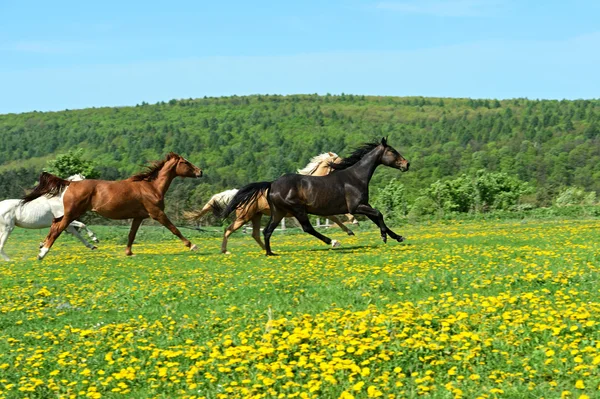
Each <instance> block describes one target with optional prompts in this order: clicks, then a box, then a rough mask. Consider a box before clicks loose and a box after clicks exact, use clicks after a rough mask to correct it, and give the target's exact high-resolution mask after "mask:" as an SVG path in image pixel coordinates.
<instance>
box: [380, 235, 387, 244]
mask: <svg viewBox="0 0 600 399" xmlns="http://www.w3.org/2000/svg"><path fill="white" fill-rule="evenodd" d="M381 239H382V240H383V243H384V244H387V236H381Z"/></svg>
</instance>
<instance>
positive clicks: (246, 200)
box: [220, 181, 271, 217]
mask: <svg viewBox="0 0 600 399" xmlns="http://www.w3.org/2000/svg"><path fill="white" fill-rule="evenodd" d="M270 188H271V182H270V181H261V182H259V183H250V184H248V185H247V186H244V187H242V188H240V190H239V191H238V192H237V193H236V194H235V196H234V197H233V198H232V199H231V201H229V204H227V206H226V207H225V209H223V210H222V211H221V213H220V216H221V217H227V215H229V214H230V213H231V212H233V211H234V210H236V209H241V208H244V207H246V206H247V205H249V204H252V203H253V202H256V201H257V200H258V197H259V196H260V195H262V194H264V193H266V192H267V191H268V190H269V189H270Z"/></svg>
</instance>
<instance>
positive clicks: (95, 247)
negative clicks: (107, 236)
mask: <svg viewBox="0 0 600 399" xmlns="http://www.w3.org/2000/svg"><path fill="white" fill-rule="evenodd" d="M90 249H91V250H92V251H93V250H95V249H98V247H97V246H95V245H94V246H93V247H91V248H90Z"/></svg>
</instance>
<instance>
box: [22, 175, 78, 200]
mask: <svg viewBox="0 0 600 399" xmlns="http://www.w3.org/2000/svg"><path fill="white" fill-rule="evenodd" d="M69 184H71V182H70V181H68V180H64V179H61V178H60V177H58V176H54V175H51V174H50V173H48V172H42V174H41V175H40V182H39V183H38V185H37V186H35V188H34V189H33V191H32V192H30V193H29V194H27V195H26V196H24V197H23V199H22V200H21V202H22V203H23V204H26V203H27V202H31V201H33V200H34V199H36V198H39V197H41V196H42V195H47V196H49V197H56V196H57V195H59V194H60V193H61V191H62V190H64V189H65V188H67V187H68V186H69Z"/></svg>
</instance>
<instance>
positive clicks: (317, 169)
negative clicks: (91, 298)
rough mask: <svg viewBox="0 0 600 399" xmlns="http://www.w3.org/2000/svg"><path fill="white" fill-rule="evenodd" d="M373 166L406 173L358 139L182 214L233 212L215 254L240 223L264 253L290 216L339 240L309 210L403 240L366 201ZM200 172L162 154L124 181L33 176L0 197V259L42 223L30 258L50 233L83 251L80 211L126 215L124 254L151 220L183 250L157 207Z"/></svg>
mask: <svg viewBox="0 0 600 399" xmlns="http://www.w3.org/2000/svg"><path fill="white" fill-rule="evenodd" d="M379 165H384V166H388V167H391V168H395V169H399V170H401V171H407V170H408V168H409V162H408V161H407V160H406V159H405V158H404V157H402V155H400V154H399V153H398V151H396V150H395V149H394V148H393V147H391V146H390V145H388V144H387V140H386V139H385V138H383V139H381V141H378V142H373V143H366V144H363V145H362V146H360V147H359V148H357V149H356V150H355V151H354V152H352V153H351V154H350V156H349V157H347V158H343V159H342V158H340V157H338V156H337V155H336V154H334V153H331V152H330V153H325V154H321V155H319V156H317V157H315V158H313V159H312V160H311V162H310V163H309V164H308V165H307V166H306V167H305V168H304V169H301V170H298V172H299V174H286V175H283V176H281V177H280V178H278V179H276V180H274V181H272V182H259V183H251V184H248V185H246V186H244V187H242V188H241V189H240V190H228V191H225V192H223V193H219V194H216V195H214V196H213V197H212V198H211V199H210V200H209V201H208V203H207V204H206V205H205V206H204V207H203V208H202V209H201V210H199V211H195V212H188V213H186V216H187V217H188V218H189V219H196V220H197V219H200V218H201V217H202V216H204V215H205V214H206V213H208V212H209V211H211V210H212V211H213V212H214V213H215V214H216V215H217V216H219V217H226V216H228V215H229V214H230V213H232V212H234V211H235V213H236V217H235V220H234V222H233V223H232V224H231V225H230V226H229V227H227V229H226V231H225V235H224V237H223V244H222V246H221V252H223V253H228V252H227V239H228V237H229V236H230V235H231V234H232V233H233V232H234V231H236V230H237V229H239V228H240V227H242V226H243V225H244V224H246V223H247V222H248V221H252V226H253V233H252V236H253V237H254V239H255V240H256V242H257V243H258V244H259V245H260V246H261V248H263V249H264V250H265V251H266V255H268V256H270V255H275V253H273V252H272V251H271V245H270V239H271V235H272V233H273V231H274V230H275V228H276V227H277V225H278V224H279V222H280V221H281V220H282V219H283V218H284V217H295V218H296V219H297V220H298V222H299V223H300V225H301V226H302V229H303V230H304V231H305V232H307V233H309V234H311V235H313V236H315V237H317V238H318V239H320V240H321V241H323V242H325V243H326V244H331V245H332V246H333V247H337V246H339V245H340V244H339V242H338V241H336V240H331V239H330V238H328V237H326V236H324V235H322V234H320V233H319V232H317V231H316V230H315V229H314V227H313V226H312V224H311V223H310V220H309V218H308V215H309V214H313V215H319V216H326V217H328V218H329V219H331V220H332V221H333V222H335V223H337V224H338V225H339V226H340V227H341V228H342V229H343V230H344V231H345V232H346V233H347V234H349V235H353V234H354V233H353V232H352V231H351V230H350V229H348V228H347V227H346V226H345V225H344V224H343V222H342V221H341V220H340V219H339V218H338V217H337V216H335V215H341V214H347V216H348V218H349V220H350V221H354V217H353V215H359V214H360V215H365V216H367V217H368V218H369V219H370V220H372V221H373V222H374V223H375V224H376V225H377V226H378V227H379V229H380V232H381V238H382V239H383V241H384V242H386V241H387V237H388V236H389V237H391V238H392V239H394V240H397V241H398V242H402V241H403V240H404V238H403V237H402V236H400V235H398V234H396V233H394V232H393V231H392V230H391V229H390V228H389V227H387V226H386V224H385V223H384V220H383V215H382V214H381V212H379V211H378V210H377V209H374V208H373V207H371V206H370V205H369V189H368V186H369V182H370V180H371V177H372V176H373V173H374V172H375V169H376V168H377V166H379ZM178 176H179V177H195V178H198V177H201V176H202V170H201V169H200V168H198V167H197V166H195V165H193V164H192V163H190V162H189V161H188V160H187V159H185V158H183V157H181V156H180V155H178V154H175V153H169V154H168V155H167V156H166V158H165V159H163V160H162V161H159V162H155V163H154V164H152V165H151V166H150V167H149V168H148V170H147V171H145V172H143V173H139V174H136V175H134V176H131V177H130V178H128V179H126V180H119V181H106V180H86V179H84V178H83V176H80V175H76V176H72V177H70V178H69V179H61V178H59V177H57V176H54V175H51V174H50V173H47V172H43V173H42V174H41V175H40V178H39V183H38V185H37V186H36V187H35V188H34V189H33V191H31V192H30V193H29V194H27V195H26V196H25V197H23V199H22V200H5V201H2V202H0V256H2V258H3V259H4V260H9V258H8V256H7V255H6V254H5V253H4V250H3V249H4V245H5V243H6V240H7V238H8V235H9V234H10V233H11V231H12V230H13V229H14V227H15V226H18V227H23V228H38V229H39V228H43V227H48V226H50V231H49V233H48V235H47V236H46V239H45V240H44V242H43V243H42V244H41V245H40V251H39V254H38V259H40V260H41V259H43V258H44V257H45V256H46V254H47V253H48V251H49V250H50V248H51V247H52V245H53V244H54V242H55V241H56V239H57V238H58V236H59V235H60V234H61V233H62V232H63V231H65V230H66V231H67V232H69V233H71V234H73V235H75V236H76V237H77V238H79V239H80V240H81V241H82V242H83V243H84V244H85V245H86V246H87V247H88V248H91V249H95V248H96V247H95V246H94V245H92V244H90V243H88V242H87V241H86V240H85V239H84V238H83V237H82V236H81V234H80V231H79V230H86V231H87V233H88V236H89V237H90V238H91V240H92V241H94V242H98V239H97V238H96V236H95V235H94V233H92V232H91V231H90V230H89V229H87V227H86V226H85V225H84V224H83V223H81V222H78V221H77V220H76V219H77V218H78V217H80V216H81V215H83V214H84V213H85V212H87V211H93V212H96V213H98V214H100V215H102V216H104V217H106V218H109V219H133V221H132V224H131V229H130V231H129V236H128V240H127V247H126V249H125V253H126V255H133V252H132V250H131V248H132V245H133V242H134V240H135V236H136V234H137V231H138V228H139V227H140V225H141V223H142V221H143V220H144V219H147V218H149V217H150V218H152V219H154V220H156V221H158V222H159V223H160V224H162V225H163V226H165V227H166V228H167V229H169V230H170V231H171V232H172V233H173V234H174V235H176V236H177V237H179V239H180V240H181V241H182V242H183V243H184V245H185V246H186V247H188V248H189V249H190V250H195V249H196V246H195V245H193V244H192V243H191V242H190V241H189V240H188V239H187V238H185V237H184V236H183V235H182V234H181V232H180V231H179V229H178V228H177V227H175V225H174V224H173V223H172V222H171V221H170V220H169V218H168V217H167V215H166V214H165V212H164V198H165V194H166V192H167V190H168V189H169V186H170V184H171V182H172V181H173V179H174V178H175V177H178ZM263 214H265V215H270V219H269V223H268V224H267V226H266V228H265V229H264V240H265V242H264V244H263V242H262V241H261V239H260V220H261V217H262V215H263Z"/></svg>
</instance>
